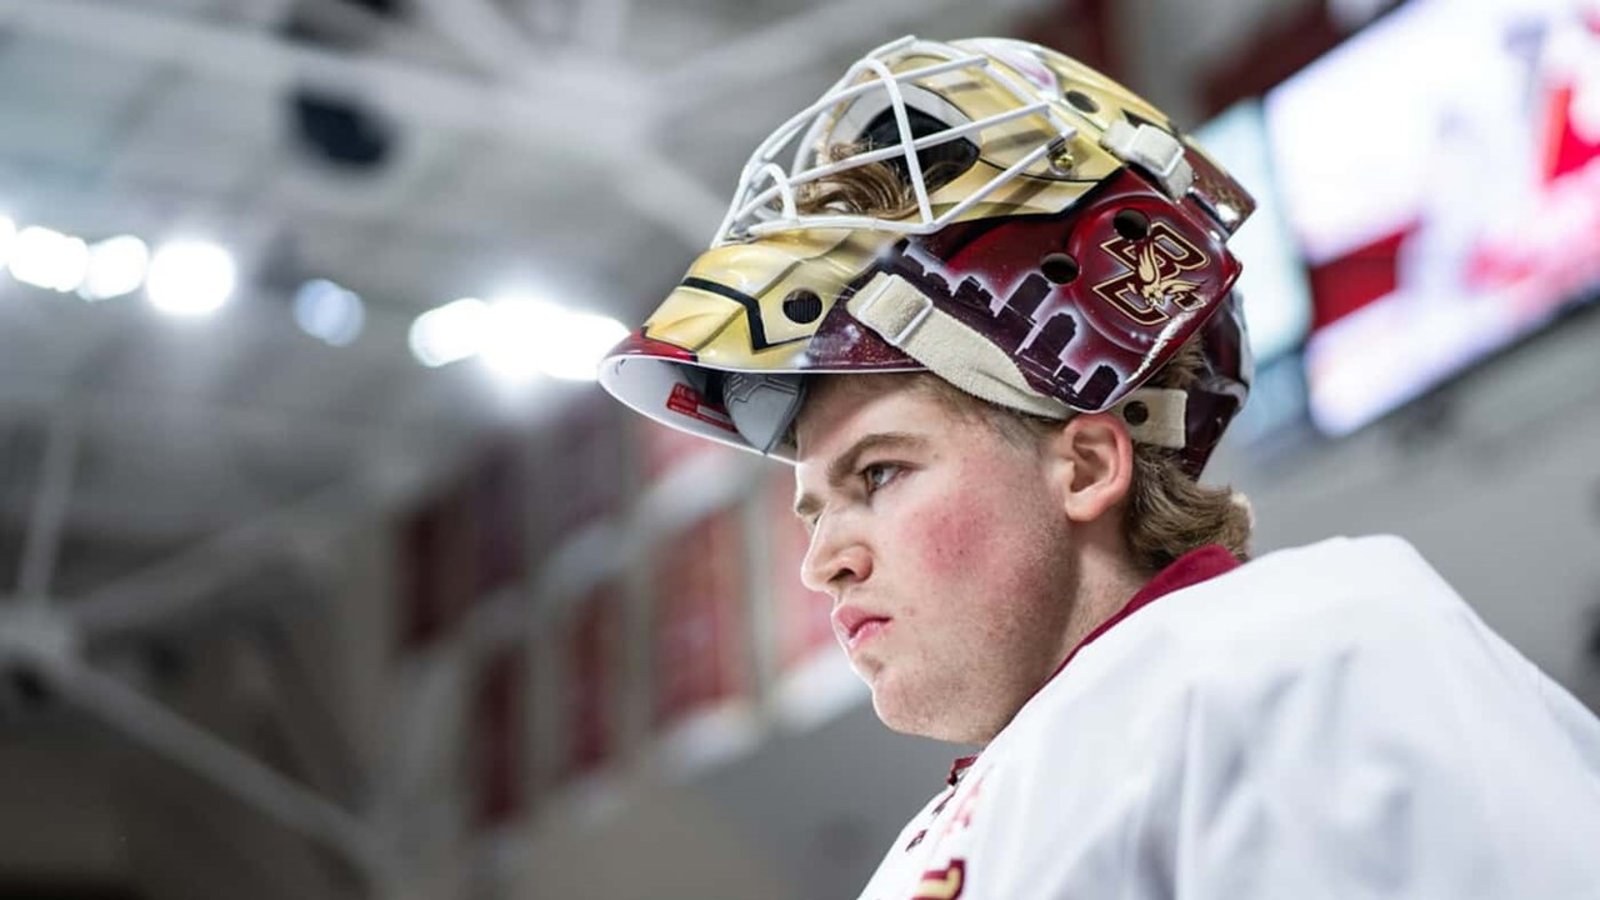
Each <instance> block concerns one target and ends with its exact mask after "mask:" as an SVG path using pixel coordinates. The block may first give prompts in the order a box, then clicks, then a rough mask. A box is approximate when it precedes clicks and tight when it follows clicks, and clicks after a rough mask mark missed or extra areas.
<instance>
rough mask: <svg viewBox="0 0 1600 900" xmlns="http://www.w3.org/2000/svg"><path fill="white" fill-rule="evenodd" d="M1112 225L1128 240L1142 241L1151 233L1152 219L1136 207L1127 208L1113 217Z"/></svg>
mask: <svg viewBox="0 0 1600 900" xmlns="http://www.w3.org/2000/svg"><path fill="white" fill-rule="evenodd" d="M1111 227H1112V228H1115V229H1116V230H1117V234H1120V235H1122V237H1123V238H1124V239H1126V240H1130V241H1142V240H1144V239H1145V238H1146V237H1148V236H1149V234H1150V219H1149V218H1148V217H1146V216H1145V214H1144V213H1142V212H1139V211H1138V210H1136V209H1125V210H1122V211H1121V212H1119V213H1117V214H1116V215H1115V216H1112V217H1111Z"/></svg>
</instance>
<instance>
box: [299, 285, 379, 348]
mask: <svg viewBox="0 0 1600 900" xmlns="http://www.w3.org/2000/svg"><path fill="white" fill-rule="evenodd" d="M366 319H367V313H366V309H365V308H364V307H363V305H362V303H361V297H360V296H359V295H358V294H356V292H355V291H351V290H347V289H346V288H343V287H340V286H339V285H337V284H334V283H333V282H331V281H329V280H327V279H326V278H317V279H313V280H311V281H308V282H306V283H305V284H302V285H301V286H300V289H299V290H298V291H296V292H295V295H294V320H295V323H296V324H298V325H299V326H300V328H301V330H302V331H304V332H305V333H306V334H309V335H311V336H312V337H315V338H318V339H319V340H321V341H323V342H324V343H327V344H331V345H333V346H335V347H343V346H345V345H346V344H349V343H350V342H351V341H353V340H355V339H356V338H357V337H358V336H360V334H361V328H362V326H363V325H364V324H365V323H366Z"/></svg>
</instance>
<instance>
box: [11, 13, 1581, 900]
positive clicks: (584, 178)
mask: <svg viewBox="0 0 1600 900" xmlns="http://www.w3.org/2000/svg"><path fill="white" fill-rule="evenodd" d="M905 33H917V34H919V35H921V36H924V37H930V38H954V37H961V36H969V35H979V34H987V35H1009V36H1017V37H1023V38H1028V39H1031V40H1035V41H1039V42H1042V43H1046V44H1049V45H1052V46H1055V47H1057V48H1059V49H1061V50H1064V51H1066V52H1068V53H1070V54H1072V55H1074V56H1076V57H1078V58H1080V59H1082V60H1084V61H1085V62H1088V63H1090V64H1091V65H1094V66H1096V67H1098V68H1100V69H1102V70H1104V71H1106V72H1108V73H1110V74H1112V75H1114V76H1116V77H1118V78H1120V79H1121V80H1123V81H1125V82H1126V83H1128V84H1129V85H1130V86H1131V87H1133V88H1134V89H1135V90H1138V91H1140V92H1141V93H1143V94H1144V95H1146V96H1147V97H1148V98H1149V99H1151V100H1152V101H1153V102H1155V103H1156V104H1157V105H1159V106H1161V107H1162V108H1164V109H1165V110H1166V111H1168V112H1169V113H1170V114H1172V115H1173V116H1174V118H1175V119H1176V121H1177V122H1178V123H1179V124H1180V125H1181V126H1183V127H1185V128H1189V129H1192V130H1194V131H1196V132H1197V133H1198V135H1199V137H1200V139H1201V141H1202V142H1203V143H1204V144H1205V145H1206V146H1207V147H1208V148H1210V149H1211V150H1213V151H1214V152H1215V155H1217V156H1218V157H1219V158H1220V159H1221V160H1222V161H1223V162H1224V163H1225V164H1226V165H1227V166H1229V167H1230V168H1232V169H1233V170H1234V172H1235V173H1236V174H1237V175H1238V176H1239V177H1240V178H1241V180H1243V181H1244V182H1245V183H1246V184H1247V185H1250V186H1251V187H1252V188H1253V189H1254V190H1256V191H1257V193H1258V196H1259V197H1260V199H1261V201H1262V209H1261V211H1260V212H1259V213H1258V214H1257V216H1256V217H1255V219H1254V220H1252V221H1251V223H1250V224H1249V225H1247V226H1246V228H1245V229H1244V230H1243V231H1241V232H1240V234H1239V235H1238V238H1237V243H1236V244H1235V246H1236V247H1237V248H1238V250H1237V252H1238V253H1239V255H1240V256H1241V257H1242V258H1243V259H1244V261H1245V264H1246V267H1247V273H1246V275H1245V280H1244V281H1243V282H1242V285H1243V291H1244V293H1245V296H1246V298H1247V299H1246V303H1247V315H1248V318H1249V323H1250V327H1251V330H1252V340H1253V342H1254V343H1255V345H1256V355H1257V358H1258V361H1259V368H1258V371H1257V383H1256V389H1255V393H1254V395H1253V397H1252V401H1251V406H1250V407H1249V408H1248V411H1247V413H1246V415H1245V417H1244V418H1243V420H1242V421H1241V422H1240V423H1239V424H1237V425H1236V426H1235V428H1234V430H1233V432H1232V433H1231V435H1230V437H1229V439H1228V441H1227V442H1226V443H1225V444H1224V447H1223V449H1222V450H1221V452H1220V453H1219V456H1218V458H1217V459H1216V461H1215V462H1214V463H1213V468H1212V469H1211V471H1210V472H1209V473H1208V479H1209V480H1214V481H1219V482H1229V481H1231V482H1233V483H1234V484H1235V485H1237V486H1238V487H1240V488H1241V489H1243V490H1245V491H1246V492H1248V493H1249V494H1250V496H1251V497H1252V498H1253V500H1254V503H1255V507H1256V512H1257V517H1258V532H1257V540H1256V549H1257V551H1258V552H1266V551H1270V550H1272V549H1274V548H1277V547H1283V546H1289V545H1294V544H1299V543H1303V542H1307V541H1311V540H1316V539H1320V538H1322V537H1325V536H1329V535H1334V534H1359V533H1369V532H1394V533H1398V534H1401V535H1403V536H1405V537H1407V538H1409V539H1410V540H1411V541H1412V542H1414V543H1415V544H1416V545H1417V546H1418V547H1419V548H1420V549H1421V550H1422V551H1423V553H1424V554H1425V555H1426V556H1427V557H1428V558H1429V559H1430V560H1431V561H1432V562H1433V563H1434V564H1435V565H1436V566H1437V567H1438V568H1439V569H1440V570H1442V571H1443V572H1444V573H1445V574H1446V576H1447V577H1449V578H1450V579H1451V581H1452V582H1453V583H1454V584H1455V585H1456V586H1457V587H1458V588H1459V589H1460V591H1461V592H1462V593H1463V594H1464V595H1465V596H1466V597H1467V599H1468V600H1469V602H1471V603H1472V604H1473V605H1474V606H1475V607H1476V608H1477V609H1478V610H1479V611H1480V613H1481V614H1482V615H1483V617H1484V618H1485V619H1487V620H1488V621H1489V623H1490V624H1491V625H1492V626H1494V627H1495V628H1496V629H1497V630H1499V631H1500V632H1501V633H1502V634H1504V635H1505V636H1506V637H1507V638H1508V639H1509V640H1510V641H1511V642H1512V643H1513V644H1515V645H1516V646H1517V647H1518V648H1520V649H1521V650H1522V651H1523V652H1524V653H1526V654H1527V655H1528V656H1530V657H1531V658H1532V659H1534V660H1535V661H1536V662H1537V663H1539V665H1540V666H1542V667H1543V668H1544V669H1546V670H1547V671H1548V672H1550V673H1551V674H1552V675H1553V676H1554V677H1555V678H1557V679H1558V680H1560V681H1562V682H1563V683H1564V684H1566V685H1567V686H1568V687H1569V688H1570V689H1572V690H1573V691H1574V692H1575V693H1576V694H1577V695H1578V696H1579V697H1580V698H1582V699H1583V700H1584V701H1585V702H1587V703H1589V704H1590V705H1591V706H1595V705H1597V704H1600V415H1596V413H1597V412H1600V316H1595V315H1593V314H1592V309H1593V308H1594V306H1595V304H1593V302H1592V301H1594V300H1595V298H1596V296H1597V295H1600V7H1597V6H1596V5H1594V4H1592V3H1588V2H1580V0H1524V2H1512V0H1407V2H1403V3H1393V2H1383V0H1214V2H1209V3H1204V4H1198V3H1186V2H1178V0H1123V2H1118V3H1113V2H1111V0H989V2H985V3H960V2H940V0H918V2H907V0H871V2H867V0H832V2H822V3H810V4H799V3H792V2H788V3H778V2H772V0H652V2H650V3H645V2H642V0H0V262H3V263H4V265H5V271H4V272H3V273H0V472H3V481H0V593H3V594H4V596H0V897H4V898H13V897H15V898H118V900H124V898H125V900H134V898H141V900H164V898H213V897H219V896H227V897H230V898H238V900H249V898H287V897H292V898H297V900H320V898H369V897H370V898H484V900H496V898H508V900H509V898H529V900H532V898H646V897H649V898H661V897H673V898H702V900H706V898H776V900H784V898H817V897H846V896H854V895H855V891H856V890H857V889H858V888H859V886H860V885H861V884H862V883H863V882H864V881H865V879H866V877H867V875H868V874H869V873H870V871H871V869H872V867H873V866H874V865H875V864H876V862H877V860H878V858H879V857H880V855H881V853H882V852H883V850H884V848H885V847H886V846H887V844H888V842H889V841H890V840H892V839H893V836H894V835H895V834H896V833H897V832H898V830H899V828H900V826H901V825H902V824H903V822H904V821H905V820H906V819H907V818H908V817H909V816H910V815H911V814H912V813H913V812H914V811H915V810H916V809H917V808H918V807H919V806H920V805H921V804H922V803H923V802H924V801H925V800H926V798H927V797H929V796H931V795H932V794H933V793H934V792H935V791H937V790H938V789H939V788H940V786H941V785H942V783H943V778H944V774H945V770H946V767H947V766H948V764H949V762H950V760H951V758H952V757H954V756H956V755H959V754H960V753H962V752H964V749H963V748H957V747H950V746H944V745H939V744H935V743H932V742H927V741H920V740H915V739H910V738H903V737H897V736H894V735H891V734H889V733H888V732H887V731H885V730H884V729H883V728H882V727H881V726H879V725H878V723H877V722H876V720H875V719H874V718H873V716H872V713H871V709H870V705H869V704H868V702H867V701H868V698H867V695H866V692H865V690H864V689H863V688H862V687H861V686H860V685H859V684H858V683H857V682H856V680H855V679H854V677H853V676H852V675H851V674H850V672H849V671H848V669H847V668H846V666H845V664H844V661H843V659H842V657H841V656H840V654H838V652H837V651H836V649H835V648H834V644H833V638H832V634H831V631H830V629H829V626H828V623H827V618H826V616H827V601H826V599H825V598H821V597H819V596H817V595H813V594H809V593H807V592H806V591H804V590H803V589H802V588H801V587H800V586H799V585H798V583H797V579H796V577H795V572H796V569H797V566H798V561H799V557H800V554H801V552H802V550H803V545H802V535H801V534H800V532H799V530H798V526H797V525H795V524H794V523H793V521H792V517H791V516H790V514H789V513H788V512H787V507H788V503H789V498H790V493H791V490H792V486H791V482H790V475H789V472H788V471H787V470H786V469H783V468H782V467H780V466H777V465H773V464H765V463H762V462H761V461H759V460H757V459H754V458H749V457H746V456H743V455H739V454H735V453H732V452H731V451H723V450H721V449H719V448H716V447H713V446H711V445H709V444H705V443H702V442H697V441H694V440H692V439H688V438H682V437H680V436H678V435H676V434H675V433H672V432H668V431H665V430H663V429H660V428H658V427H655V426H652V425H649V424H647V423H645V422H644V421H643V420H640V419H638V418H636V417H633V416H631V415H628V414H625V413H624V411H623V410H622V408H621V407H620V405H618V404H615V403H613V402H611V401H610V400H609V399H607V398H605V397H603V396H602V395H601V392H600V390H599V389H598V388H597V387H596V386H595V385H594V384H593V383H592V382H591V381H588V380H586V378H587V377H588V375H589V373H590V371H591V370H592V367H593V365H594V363H595V360H596V359H597V358H598V354H599V352H600V351H601V350H603V349H604V348H605V347H606V346H608V345H609V344H610V343H611V342H612V341H614V340H615V339H616V338H617V337H618V336H619V334H620V332H621V330H622V329H623V327H624V325H627V326H632V325H634V324H636V323H637V322H639V321H640V320H642V317H643V316H644V315H645V314H646V313H648V312H649V311H650V310H651V309H652V308H653V307H654V305H655V304H656V303H657V302H658V301H659V299H660V298H662V297H663V296H664V295H665V293H666V291H667V290H669V289H670V288H671V287H672V286H673V285H674V284H676V282H677V281H678V279H679V278H680V276H681V274H682V272H683V271H684V269H685V268H686V266H687V265H688V263H689V261H690V260H691V259H692V258H693V256H694V255H695V254H696V253H697V252H698V251H699V250H700V249H702V248H703V247H704V246H705V244H706V242H707V241H708V240H709V237H710V235H711V233H712V231H713V229H714V228H715V226H716V224H717V222H718V221H719V220H720V218H721V215H722V212H723V209H724V206H725V204H726V202H727V201H728V199H729V197H730V195H731V191H732V188H733V186H734V184H735V183H736V180H737V175H738V170H739V168H740V166H741V165H742V164H743V161H744V159H745V157H746V155H747V154H748V153H749V151H750V150H751V149H752V148H753V147H754V145H755V144H756V143H757V142H758V141H759V140H760V139H761V138H762V137H763V136H765V135H766V134H767V133H768V132H769V131H770V130H771V129H772V128H773V127H775V126H776V125H777V124H779V123H780V122H781V121H783V120H784V119H786V118H787V117H788V116H789V115H791V114H792V113H793V112H794V111H796V110H798V109H800V108H801V107H802V106H804V105H805V104H807V103H809V102H810V101H811V100H812V99H814V98H815V97H817V96H819V95H820V94H821V93H822V92H823V91H824V90H825V89H826V88H827V87H828V85H830V84H831V83H832V82H833V80H834V79H836V78H837V77H838V76H839V74H841V73H842V72H843V70H844V68H845V67H846V66H847V65H848V63H849V62H850V61H852V60H854V59H855V58H857V57H858V56H860V55H861V54H862V53H864V52H866V51H867V50H868V49H870V48H871V47H873V46H876V45H878V44H880V43H882V42H884V41H887V40H890V39H893V38H895V37H898V36H900V35H902V34H905ZM619 323H620V324H619Z"/></svg>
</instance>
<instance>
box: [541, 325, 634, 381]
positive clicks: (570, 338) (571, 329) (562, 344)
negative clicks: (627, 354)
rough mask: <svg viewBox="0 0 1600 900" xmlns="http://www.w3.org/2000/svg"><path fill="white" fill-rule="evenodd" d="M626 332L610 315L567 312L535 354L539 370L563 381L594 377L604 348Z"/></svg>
mask: <svg viewBox="0 0 1600 900" xmlns="http://www.w3.org/2000/svg"><path fill="white" fill-rule="evenodd" d="M627 336H628V326H626V325H624V324H622V323H621V322H618V321H617V320H616V319H613V318H611V317H610V316H602V315H598V314H596V313H579V312H569V313H567V314H566V318H565V319H564V320H563V321H562V322H561V323H560V327H559V328H557V329H554V330H553V331H552V333H551V335H550V340H549V341H548V342H547V343H546V344H545V345H544V346H543V347H542V348H541V351H540V353H539V354H538V360H537V362H538V365H539V368H540V370H541V371H543V372H544V373H545V374H546V375H549V376H550V377H552V378H561V379H564V380H566V381H594V380H595V379H596V378H597V377H599V369H600V362H601V360H603V359H605V355H606V352H607V351H609V350H610V349H611V348H612V347H615V346H616V345H617V342H618V341H621V340H622V339H623V338H625V337H627Z"/></svg>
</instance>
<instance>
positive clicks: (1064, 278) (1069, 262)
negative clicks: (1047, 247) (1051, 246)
mask: <svg viewBox="0 0 1600 900" xmlns="http://www.w3.org/2000/svg"><path fill="white" fill-rule="evenodd" d="M1039 271H1040V272H1043V273H1044V277H1046V278H1048V279H1050V281H1051V282H1052V283H1054V284H1066V283H1067V282H1069V281H1071V280H1072V279H1074V278H1077V277H1078V261H1077V260H1075V259H1073V258H1072V257H1070V256H1068V255H1066V254H1065V253H1052V254H1050V255H1049V256H1046V257H1045V258H1044V259H1042V260H1040V261H1039Z"/></svg>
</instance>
